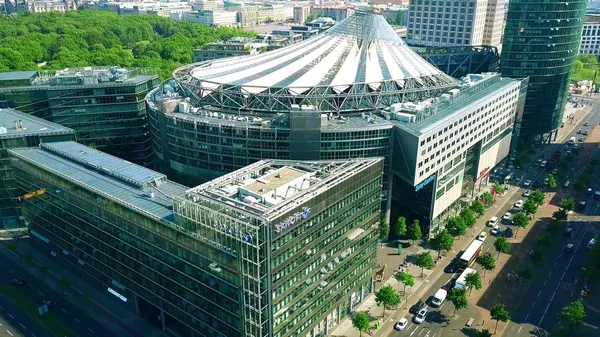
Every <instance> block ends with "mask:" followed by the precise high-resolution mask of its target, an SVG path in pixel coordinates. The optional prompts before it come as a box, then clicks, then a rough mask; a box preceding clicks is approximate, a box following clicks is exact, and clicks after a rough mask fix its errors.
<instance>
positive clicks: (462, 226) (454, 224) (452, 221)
mask: <svg viewBox="0 0 600 337" xmlns="http://www.w3.org/2000/svg"><path fill="white" fill-rule="evenodd" d="M447 221H448V223H447V224H446V229H448V232H449V233H450V234H452V235H453V236H462V235H465V233H467V224H466V223H465V220H464V219H463V218H462V217H460V216H453V217H451V218H448V220H447Z"/></svg>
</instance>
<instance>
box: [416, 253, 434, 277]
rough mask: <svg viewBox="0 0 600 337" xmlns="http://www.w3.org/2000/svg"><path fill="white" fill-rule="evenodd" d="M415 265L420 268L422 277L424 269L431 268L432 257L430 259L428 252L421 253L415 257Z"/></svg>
mask: <svg viewBox="0 0 600 337" xmlns="http://www.w3.org/2000/svg"><path fill="white" fill-rule="evenodd" d="M415 265H417V266H418V267H421V276H423V271H424V269H425V268H427V269H431V268H432V267H433V257H431V254H429V252H423V253H421V254H419V255H417V261H416V262H415Z"/></svg>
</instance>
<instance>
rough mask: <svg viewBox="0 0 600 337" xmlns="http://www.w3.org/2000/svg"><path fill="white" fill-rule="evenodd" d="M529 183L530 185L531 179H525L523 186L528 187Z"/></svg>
mask: <svg viewBox="0 0 600 337" xmlns="http://www.w3.org/2000/svg"><path fill="white" fill-rule="evenodd" d="M529 185H531V180H525V182H524V183H523V186H525V187H529Z"/></svg>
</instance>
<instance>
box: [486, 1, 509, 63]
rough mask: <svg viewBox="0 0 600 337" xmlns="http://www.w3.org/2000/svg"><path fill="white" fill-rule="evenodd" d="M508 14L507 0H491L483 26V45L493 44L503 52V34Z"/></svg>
mask: <svg viewBox="0 0 600 337" xmlns="http://www.w3.org/2000/svg"><path fill="white" fill-rule="evenodd" d="M505 14H506V1H505V0H489V1H488V3H487V8H486V14H485V26H484V27H483V41H482V42H483V45H485V46H492V47H495V48H497V49H498V51H499V52H502V35H503V34H504V23H505Z"/></svg>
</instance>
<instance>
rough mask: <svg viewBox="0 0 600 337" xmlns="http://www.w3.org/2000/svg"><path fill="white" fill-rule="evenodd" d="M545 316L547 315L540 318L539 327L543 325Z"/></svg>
mask: <svg viewBox="0 0 600 337" xmlns="http://www.w3.org/2000/svg"><path fill="white" fill-rule="evenodd" d="M544 316H546V315H542V318H540V322H539V323H538V324H537V325H538V326H541V325H542V321H543V320H544Z"/></svg>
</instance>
